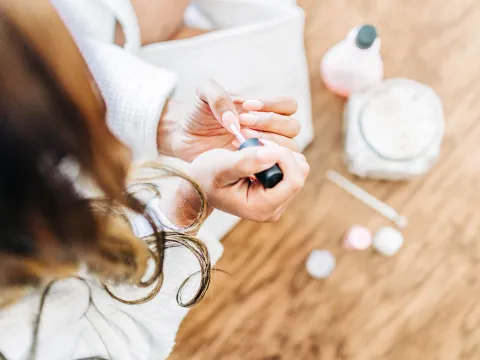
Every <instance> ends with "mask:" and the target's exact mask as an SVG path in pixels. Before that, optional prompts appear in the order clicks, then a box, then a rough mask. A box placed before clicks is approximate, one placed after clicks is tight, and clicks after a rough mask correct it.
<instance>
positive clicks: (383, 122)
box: [344, 79, 444, 180]
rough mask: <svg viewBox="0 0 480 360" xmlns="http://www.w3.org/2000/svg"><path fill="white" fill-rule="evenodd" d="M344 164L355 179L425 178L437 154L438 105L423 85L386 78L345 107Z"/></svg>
mask: <svg viewBox="0 0 480 360" xmlns="http://www.w3.org/2000/svg"><path fill="white" fill-rule="evenodd" d="M344 131H345V161H346V164H347V167H348V170H349V171H350V172H351V173H353V174H355V175H357V176H360V177H365V178H373V179H387V180H402V179H409V178H412V177H414V176H418V175H422V174H424V173H426V172H427V171H428V170H430V168H431V167H432V166H433V165H434V164H435V162H436V161H437V159H438V157H439V155H440V146H441V143H442V138H443V133H444V116H443V110H442V103H441V101H440V98H439V97H438V95H437V94H436V93H435V92H434V91H433V90H432V89H431V88H429V87H428V86H425V85H422V84H420V83H418V82H415V81H413V80H408V79H391V80H386V81H384V82H382V83H381V84H379V85H377V86H374V87H372V88H370V89H369V90H367V91H365V92H362V93H353V94H352V95H351V96H350V97H349V100H348V102H347V104H346V105H345V114H344Z"/></svg>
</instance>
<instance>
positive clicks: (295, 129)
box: [239, 111, 300, 138]
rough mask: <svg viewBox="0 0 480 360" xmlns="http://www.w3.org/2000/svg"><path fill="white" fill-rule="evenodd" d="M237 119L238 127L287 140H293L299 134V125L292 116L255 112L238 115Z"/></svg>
mask: <svg viewBox="0 0 480 360" xmlns="http://www.w3.org/2000/svg"><path fill="white" fill-rule="evenodd" d="M239 119H240V125H243V126H247V127H249V128H252V129H256V130H261V131H264V132H271V133H276V134H279V135H283V136H286V137H289V138H294V137H295V136H297V135H298V134H299V133H300V123H299V122H298V120H297V119H295V118H294V117H292V116H286V115H280V114H277V113H273V112H258V111H257V112H249V113H244V114H240V116H239Z"/></svg>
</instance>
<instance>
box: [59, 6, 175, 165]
mask: <svg viewBox="0 0 480 360" xmlns="http://www.w3.org/2000/svg"><path fill="white" fill-rule="evenodd" d="M51 1H52V3H53V4H54V5H55V7H56V8H57V10H58V12H59V14H60V16H61V17H62V19H63V20H64V21H65V23H66V24H67V25H68V27H69V28H70V30H71V32H72V34H73V35H74V37H75V39H76V41H77V43H78V45H79V47H80V50H81V51H82V53H83V55H84V57H85V59H86V60H87V63H88V65H89V67H90V70H91V71H92V73H93V76H94V78H95V80H96V81H97V83H98V84H99V87H100V90H101V92H102V95H103V97H104V98H105V102H106V104H107V110H108V113H107V121H108V125H109V127H110V128H111V130H112V131H113V132H114V133H115V134H116V135H117V136H118V137H119V138H120V139H121V140H122V141H123V142H124V143H126V144H127V145H128V146H129V147H130V148H131V149H132V150H133V154H134V157H135V158H136V159H138V158H142V157H150V158H152V157H155V156H157V154H158V152H157V128H158V122H159V120H160V115H161V113H162V110H163V107H164V104H165V101H166V100H167V98H168V96H169V95H170V93H171V92H172V90H173V88H174V86H175V83H176V75H175V74H174V73H173V72H171V71H169V70H166V69H162V68H158V67H155V66H152V65H149V64H147V63H146V62H145V61H142V60H140V59H139V58H137V57H135V56H134V55H133V54H132V55H130V54H128V53H127V51H125V50H123V49H122V48H120V47H118V46H115V45H113V44H108V42H107V41H108V40H110V41H111V40H113V34H114V31H113V29H114V28H115V21H116V20H115V19H116V15H114V13H113V12H112V11H111V10H110V8H111V7H115V4H116V5H117V6H116V8H117V11H116V13H118V14H121V15H120V16H122V19H124V22H125V26H126V27H127V26H128V29H129V30H128V32H127V34H128V36H127V40H128V42H127V43H128V44H129V45H127V46H128V49H127V50H128V51H129V52H132V53H134V52H135V51H136V50H138V49H136V48H137V47H138V46H139V45H138V44H139V39H135V36H136V35H137V36H139V33H138V28H137V27H136V26H135V25H136V23H135V18H134V17H133V19H132V17H128V16H125V15H128V10H131V7H129V4H130V3H129V2H128V0H115V1H117V3H113V2H112V0H81V1H78V0H51ZM97 10H98V13H97V12H96V11H97ZM132 11H133V10H131V13H132ZM102 24H107V25H108V26H105V25H102Z"/></svg>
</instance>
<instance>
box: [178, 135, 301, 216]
mask: <svg viewBox="0 0 480 360" xmlns="http://www.w3.org/2000/svg"><path fill="white" fill-rule="evenodd" d="M274 164H278V165H279V166H280V168H281V169H282V171H283V174H284V177H283V180H282V181H281V182H279V183H278V184H277V185H276V186H275V187H273V188H271V189H265V188H264V187H263V185H262V184H261V183H259V182H258V181H253V182H252V181H250V179H249V178H248V177H249V176H250V175H253V174H255V173H258V172H261V171H263V170H266V169H268V168H270V167H272V166H273V165H274ZM309 171H310V167H309V165H308V163H307V161H306V159H305V157H304V156H303V155H302V154H299V153H295V152H293V151H291V150H289V149H287V148H285V147H282V146H279V145H277V144H274V143H271V142H268V144H266V146H258V147H250V148H245V149H242V150H240V151H230V150H226V149H214V150H210V151H207V152H205V153H203V154H202V155H200V156H198V157H197V158H196V159H195V160H194V161H193V162H192V163H191V167H190V171H189V175H190V176H192V177H193V178H195V179H196V180H197V181H198V182H199V183H200V185H201V186H202V189H203V190H204V191H205V193H206V195H207V200H208V202H209V204H210V205H211V206H213V207H214V208H217V209H219V210H222V211H225V212H227V213H230V214H233V215H236V216H239V217H241V218H243V219H248V220H253V221H257V222H272V221H276V220H278V218H279V217H280V216H281V215H282V214H283V212H284V211H285V209H286V207H287V205H288V203H289V202H290V201H291V200H292V199H293V198H294V197H295V196H296V195H297V194H298V192H299V191H300V190H301V189H302V188H303V186H304V183H305V179H306V178H307V176H308V173H309ZM183 193H184V192H183ZM194 196H196V195H194ZM189 202H190V203H191V201H189Z"/></svg>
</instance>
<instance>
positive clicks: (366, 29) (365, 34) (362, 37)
mask: <svg viewBox="0 0 480 360" xmlns="http://www.w3.org/2000/svg"><path fill="white" fill-rule="evenodd" d="M376 38H377V29H375V28H374V27H373V26H372V25H363V26H362V27H361V28H360V30H358V33H357V37H356V38H355V44H356V45H357V46H358V47H359V48H360V49H369V48H370V47H371V46H372V45H373V43H374V41H375V39H376Z"/></svg>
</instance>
